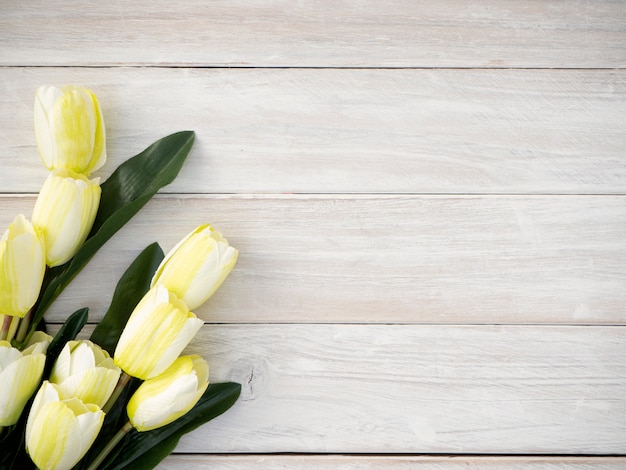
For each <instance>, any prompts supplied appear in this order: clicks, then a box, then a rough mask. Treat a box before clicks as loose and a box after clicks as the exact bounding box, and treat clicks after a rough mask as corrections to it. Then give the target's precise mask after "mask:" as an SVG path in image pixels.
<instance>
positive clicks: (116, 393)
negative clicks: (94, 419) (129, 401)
mask: <svg viewBox="0 0 626 470" xmlns="http://www.w3.org/2000/svg"><path fill="white" fill-rule="evenodd" d="M130 379H131V377H130V375H128V374H127V373H126V372H124V371H122V375H120V379H119V380H118V381H117V385H116V386H115V388H114V389H113V393H112V394H111V396H110V397H109V399H108V400H107V402H106V403H105V404H104V406H103V407H102V411H104V412H105V413H108V412H109V411H111V408H113V405H115V402H116V401H117V399H118V398H119V397H120V395H121V394H122V391H123V390H124V387H126V385H128V382H129V381H130Z"/></svg>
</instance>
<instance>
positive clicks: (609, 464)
mask: <svg viewBox="0 0 626 470" xmlns="http://www.w3.org/2000/svg"><path fill="white" fill-rule="evenodd" d="M207 467H210V468H211V469H214V470H238V469H254V470H265V469H267V470H284V469H299V470H326V469H338V470H376V469H379V468H383V469H393V470H415V469H419V470H467V469H477V470H478V469H479V470H483V469H486V470H623V468H624V467H626V458H623V457H595V458H590V457H536V458H532V457H530V458H529V457H504V456H503V457H466V456H459V457H445V456H442V457H427V456H393V455H390V456H342V455H263V454H259V455H173V456H171V457H168V458H167V459H166V460H165V461H164V462H163V463H162V464H161V465H160V466H159V467H158V468H159V469H170V470H177V469H181V470H196V469H204V468H207Z"/></svg>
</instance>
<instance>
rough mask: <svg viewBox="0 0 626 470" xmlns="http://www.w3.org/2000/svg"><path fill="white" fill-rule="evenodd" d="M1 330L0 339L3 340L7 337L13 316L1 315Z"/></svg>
mask: <svg viewBox="0 0 626 470" xmlns="http://www.w3.org/2000/svg"><path fill="white" fill-rule="evenodd" d="M3 316H4V319H3V320H2V330H0V341H4V340H6V339H8V337H9V330H10V329H11V323H13V317H12V316H11V315H3Z"/></svg>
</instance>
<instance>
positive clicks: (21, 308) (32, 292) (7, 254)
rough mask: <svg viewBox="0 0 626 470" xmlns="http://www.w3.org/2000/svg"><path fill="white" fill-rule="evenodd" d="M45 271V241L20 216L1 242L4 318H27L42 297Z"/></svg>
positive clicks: (0, 285)
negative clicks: (5, 316) (6, 316)
mask: <svg viewBox="0 0 626 470" xmlns="http://www.w3.org/2000/svg"><path fill="white" fill-rule="evenodd" d="M45 270H46V257H45V246H44V243H43V241H42V238H41V237H40V236H39V234H38V231H37V230H35V228H34V227H33V225H32V224H31V223H30V222H29V221H28V220H26V219H25V218H24V216H23V215H21V214H20V215H18V216H17V217H15V220H13V223H12V224H10V225H9V228H8V229H7V230H6V232H5V233H4V236H3V237H2V239H1V240H0V314H3V315H11V316H18V317H23V316H24V315H25V314H26V312H28V311H29V310H30V308H31V307H32V306H33V305H34V304H35V302H36V300H37V297H38V296H39V290H40V289H41V283H42V281H43V276H44V273H45Z"/></svg>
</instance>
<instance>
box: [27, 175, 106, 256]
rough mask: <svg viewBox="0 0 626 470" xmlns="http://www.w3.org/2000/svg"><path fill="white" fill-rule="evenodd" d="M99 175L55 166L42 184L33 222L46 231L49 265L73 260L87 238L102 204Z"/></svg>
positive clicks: (44, 236)
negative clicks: (77, 172) (92, 175)
mask: <svg viewBox="0 0 626 470" xmlns="http://www.w3.org/2000/svg"><path fill="white" fill-rule="evenodd" d="M99 182H100V179H99V178H95V179H93V180H89V179H87V178H86V177H85V176H83V175H79V174H76V173H73V172H71V171H69V170H54V171H53V172H52V173H50V175H49V176H48V178H47V179H46V181H45V182H44V184H43V187H42V188H41V191H40V192H39V197H38V198H37V201H36V202H35V208H34V209H33V225H34V226H35V227H37V228H38V229H40V230H41V231H42V232H43V238H44V240H45V244H46V260H47V263H48V266H50V267H53V266H59V265H61V264H63V263H66V262H67V261H69V260H70V259H71V258H72V256H74V254H75V253H76V251H78V249H79V248H80V246H81V245H82V244H83V243H84V242H85V239H86V238H87V235H89V232H90V230H91V227H92V225H93V222H94V219H95V218H96V213H97V212H98V205H99V204H100V186H99V185H98V183H99Z"/></svg>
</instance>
